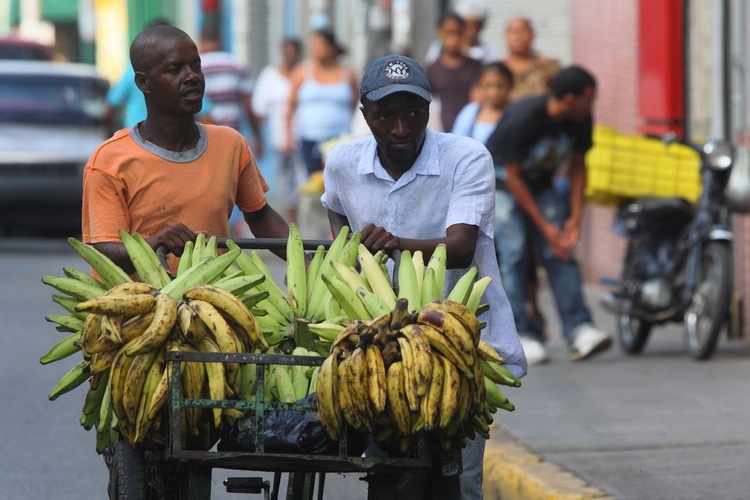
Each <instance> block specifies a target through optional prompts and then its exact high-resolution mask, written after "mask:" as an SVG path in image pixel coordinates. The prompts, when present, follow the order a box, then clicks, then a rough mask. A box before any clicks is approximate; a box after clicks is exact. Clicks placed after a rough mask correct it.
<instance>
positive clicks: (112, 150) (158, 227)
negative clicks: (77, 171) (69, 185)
mask: <svg viewBox="0 0 750 500" xmlns="http://www.w3.org/2000/svg"><path fill="white" fill-rule="evenodd" d="M197 126H198V128H199V130H200V133H201V135H202V136H203V137H202V138H201V140H199V144H198V146H196V149H194V150H192V151H186V152H184V153H172V152H169V151H166V150H163V149H161V148H159V147H158V146H155V145H153V144H150V143H146V145H145V146H144V145H142V144H140V143H139V142H138V141H137V140H136V138H134V136H133V133H134V132H133V131H131V129H123V130H120V131H118V132H117V133H116V134H115V135H114V136H113V137H112V138H111V139H109V140H108V141H106V142H104V143H103V144H101V145H100V146H99V147H98V148H97V149H96V151H94V153H93V154H92V155H91V158H90V159H89V161H88V163H87V165H86V167H85V169H84V171H83V221H82V228H83V231H82V232H83V241H85V242H86V243H101V242H109V241H120V236H119V234H118V231H119V230H120V229H125V230H127V231H128V232H130V233H134V232H137V233H139V234H140V235H141V236H143V237H144V238H148V237H150V236H153V235H154V234H157V233H158V232H160V231H162V230H163V229H165V228H166V227H169V226H171V225H174V224H176V223H178V222H182V223H184V224H185V225H186V226H188V227H189V228H190V229H192V230H193V231H195V232H205V233H206V235H207V236H214V235H215V236H219V237H227V236H229V217H230V216H231V214H232V210H233V209H234V206H235V205H237V207H239V209H240V210H242V211H243V212H254V211H256V210H260V209H261V208H263V206H265V205H266V203H267V201H266V196H265V192H266V191H268V184H266V181H265V180H264V179H263V176H262V175H261V173H260V171H259V170H258V165H257V163H256V162H255V157H254V156H253V154H252V153H251V152H250V148H249V146H248V144H247V141H246V140H245V139H244V138H243V137H242V136H241V135H240V134H239V133H238V132H236V131H235V130H234V129H232V128H229V127H220V126H215V125H203V124H197ZM136 134H137V132H136ZM204 139H205V140H204Z"/></svg>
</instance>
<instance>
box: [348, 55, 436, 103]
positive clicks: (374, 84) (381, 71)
mask: <svg viewBox="0 0 750 500" xmlns="http://www.w3.org/2000/svg"><path fill="white" fill-rule="evenodd" d="M396 92H410V93H412V94H416V95H418V96H419V97H421V98H422V99H424V100H425V101H427V102H430V100H431V99H430V82H429V81H428V80H427V74H426V73H425V72H424V69H423V68H422V66H420V65H419V63H418V62H417V61H415V60H414V59H412V58H410V57H406V56H398V55H390V56H383V57H380V58H378V59H375V60H374V61H372V62H371V63H370V64H368V65H367V67H366V68H365V71H364V73H363V74H362V81H361V83H360V86H359V99H360V101H364V100H365V99H367V100H369V101H379V100H380V99H382V98H384V97H386V96H389V95H391V94H394V93H396Z"/></svg>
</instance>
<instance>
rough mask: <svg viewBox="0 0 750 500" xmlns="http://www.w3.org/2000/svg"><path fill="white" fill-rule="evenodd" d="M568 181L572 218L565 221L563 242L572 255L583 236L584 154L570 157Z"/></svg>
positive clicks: (575, 154) (574, 154)
mask: <svg viewBox="0 0 750 500" xmlns="http://www.w3.org/2000/svg"><path fill="white" fill-rule="evenodd" d="M568 168H569V170H568V179H569V180H570V216H569V217H568V220H567V221H565V226H564V227H563V233H562V235H561V241H562V243H563V245H564V246H565V247H566V248H568V250H569V252H570V254H571V255H572V252H573V249H574V248H575V246H576V245H577V244H578V240H579V238H580V235H581V219H582V218H583V204H584V191H585V189H586V163H585V157H584V155H583V154H582V153H573V154H572V155H571V157H570V163H569V167H568Z"/></svg>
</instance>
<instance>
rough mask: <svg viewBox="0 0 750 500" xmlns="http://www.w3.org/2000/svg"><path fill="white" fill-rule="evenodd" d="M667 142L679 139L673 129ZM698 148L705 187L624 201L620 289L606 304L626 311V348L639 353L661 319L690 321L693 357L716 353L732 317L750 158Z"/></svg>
mask: <svg viewBox="0 0 750 500" xmlns="http://www.w3.org/2000/svg"><path fill="white" fill-rule="evenodd" d="M663 140H664V142H665V143H667V144H669V143H672V142H678V140H677V138H676V137H675V136H673V135H670V136H665V137H664V138H663ZM679 142H681V143H683V144H685V145H687V146H690V147H691V148H692V149H694V150H695V151H697V152H698V153H699V154H700V159H701V162H700V177H701V183H702V188H703V189H702V192H701V194H700V197H699V198H698V200H697V202H696V203H695V204H694V205H693V204H692V203H690V202H689V201H687V200H685V199H682V198H657V197H643V198H637V199H632V200H629V201H627V202H626V203H624V204H623V205H622V206H621V207H620V208H619V209H618V212H617V221H618V222H619V223H621V224H622V226H624V231H625V234H626V238H627V246H626V250H625V257H624V262H623V266H622V273H621V277H620V279H619V280H617V281H616V282H615V284H616V289H615V291H613V292H612V293H609V294H606V295H605V296H604V297H603V299H602V304H603V305H604V306H605V308H607V309H608V310H610V311H611V312H614V313H615V314H617V316H618V322H617V334H618V337H619V341H620V346H621V347H622V349H623V350H624V351H625V352H626V353H628V354H639V353H640V352H641V351H642V350H643V347H644V345H645V344H646V341H647V340H648V337H649V334H650V333H651V329H652V327H653V326H655V325H660V324H664V323H668V322H682V323H683V328H684V334H685V341H686V344H687V349H688V351H689V353H690V355H691V356H692V357H693V358H694V359H696V360H703V359H708V358H710V357H711V355H712V354H713V353H714V351H715V350H716V345H717V342H718V338H719V334H720V332H721V330H722V328H723V327H724V326H725V325H726V324H727V323H728V320H729V315H730V302H731V297H732V291H733V269H732V239H733V234H732V230H731V214H732V212H733V211H736V212H743V213H746V212H748V211H750V158H749V157H748V154H747V151H746V150H745V149H744V148H738V147H734V146H733V145H732V144H730V143H728V142H724V141H713V140H712V141H708V142H706V143H704V144H700V145H697V144H691V143H689V142H687V141H683V140H680V141H679Z"/></svg>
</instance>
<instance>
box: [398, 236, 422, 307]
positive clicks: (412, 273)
mask: <svg viewBox="0 0 750 500" xmlns="http://www.w3.org/2000/svg"><path fill="white" fill-rule="evenodd" d="M398 298H399V299H406V300H407V301H408V310H409V311H415V310H417V309H419V308H420V307H421V306H422V296H421V294H420V293H419V288H418V287H417V273H416V270H415V269H414V261H413V260H412V258H411V252H410V251H409V250H403V251H402V252H401V257H400V259H399V261H398Z"/></svg>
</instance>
